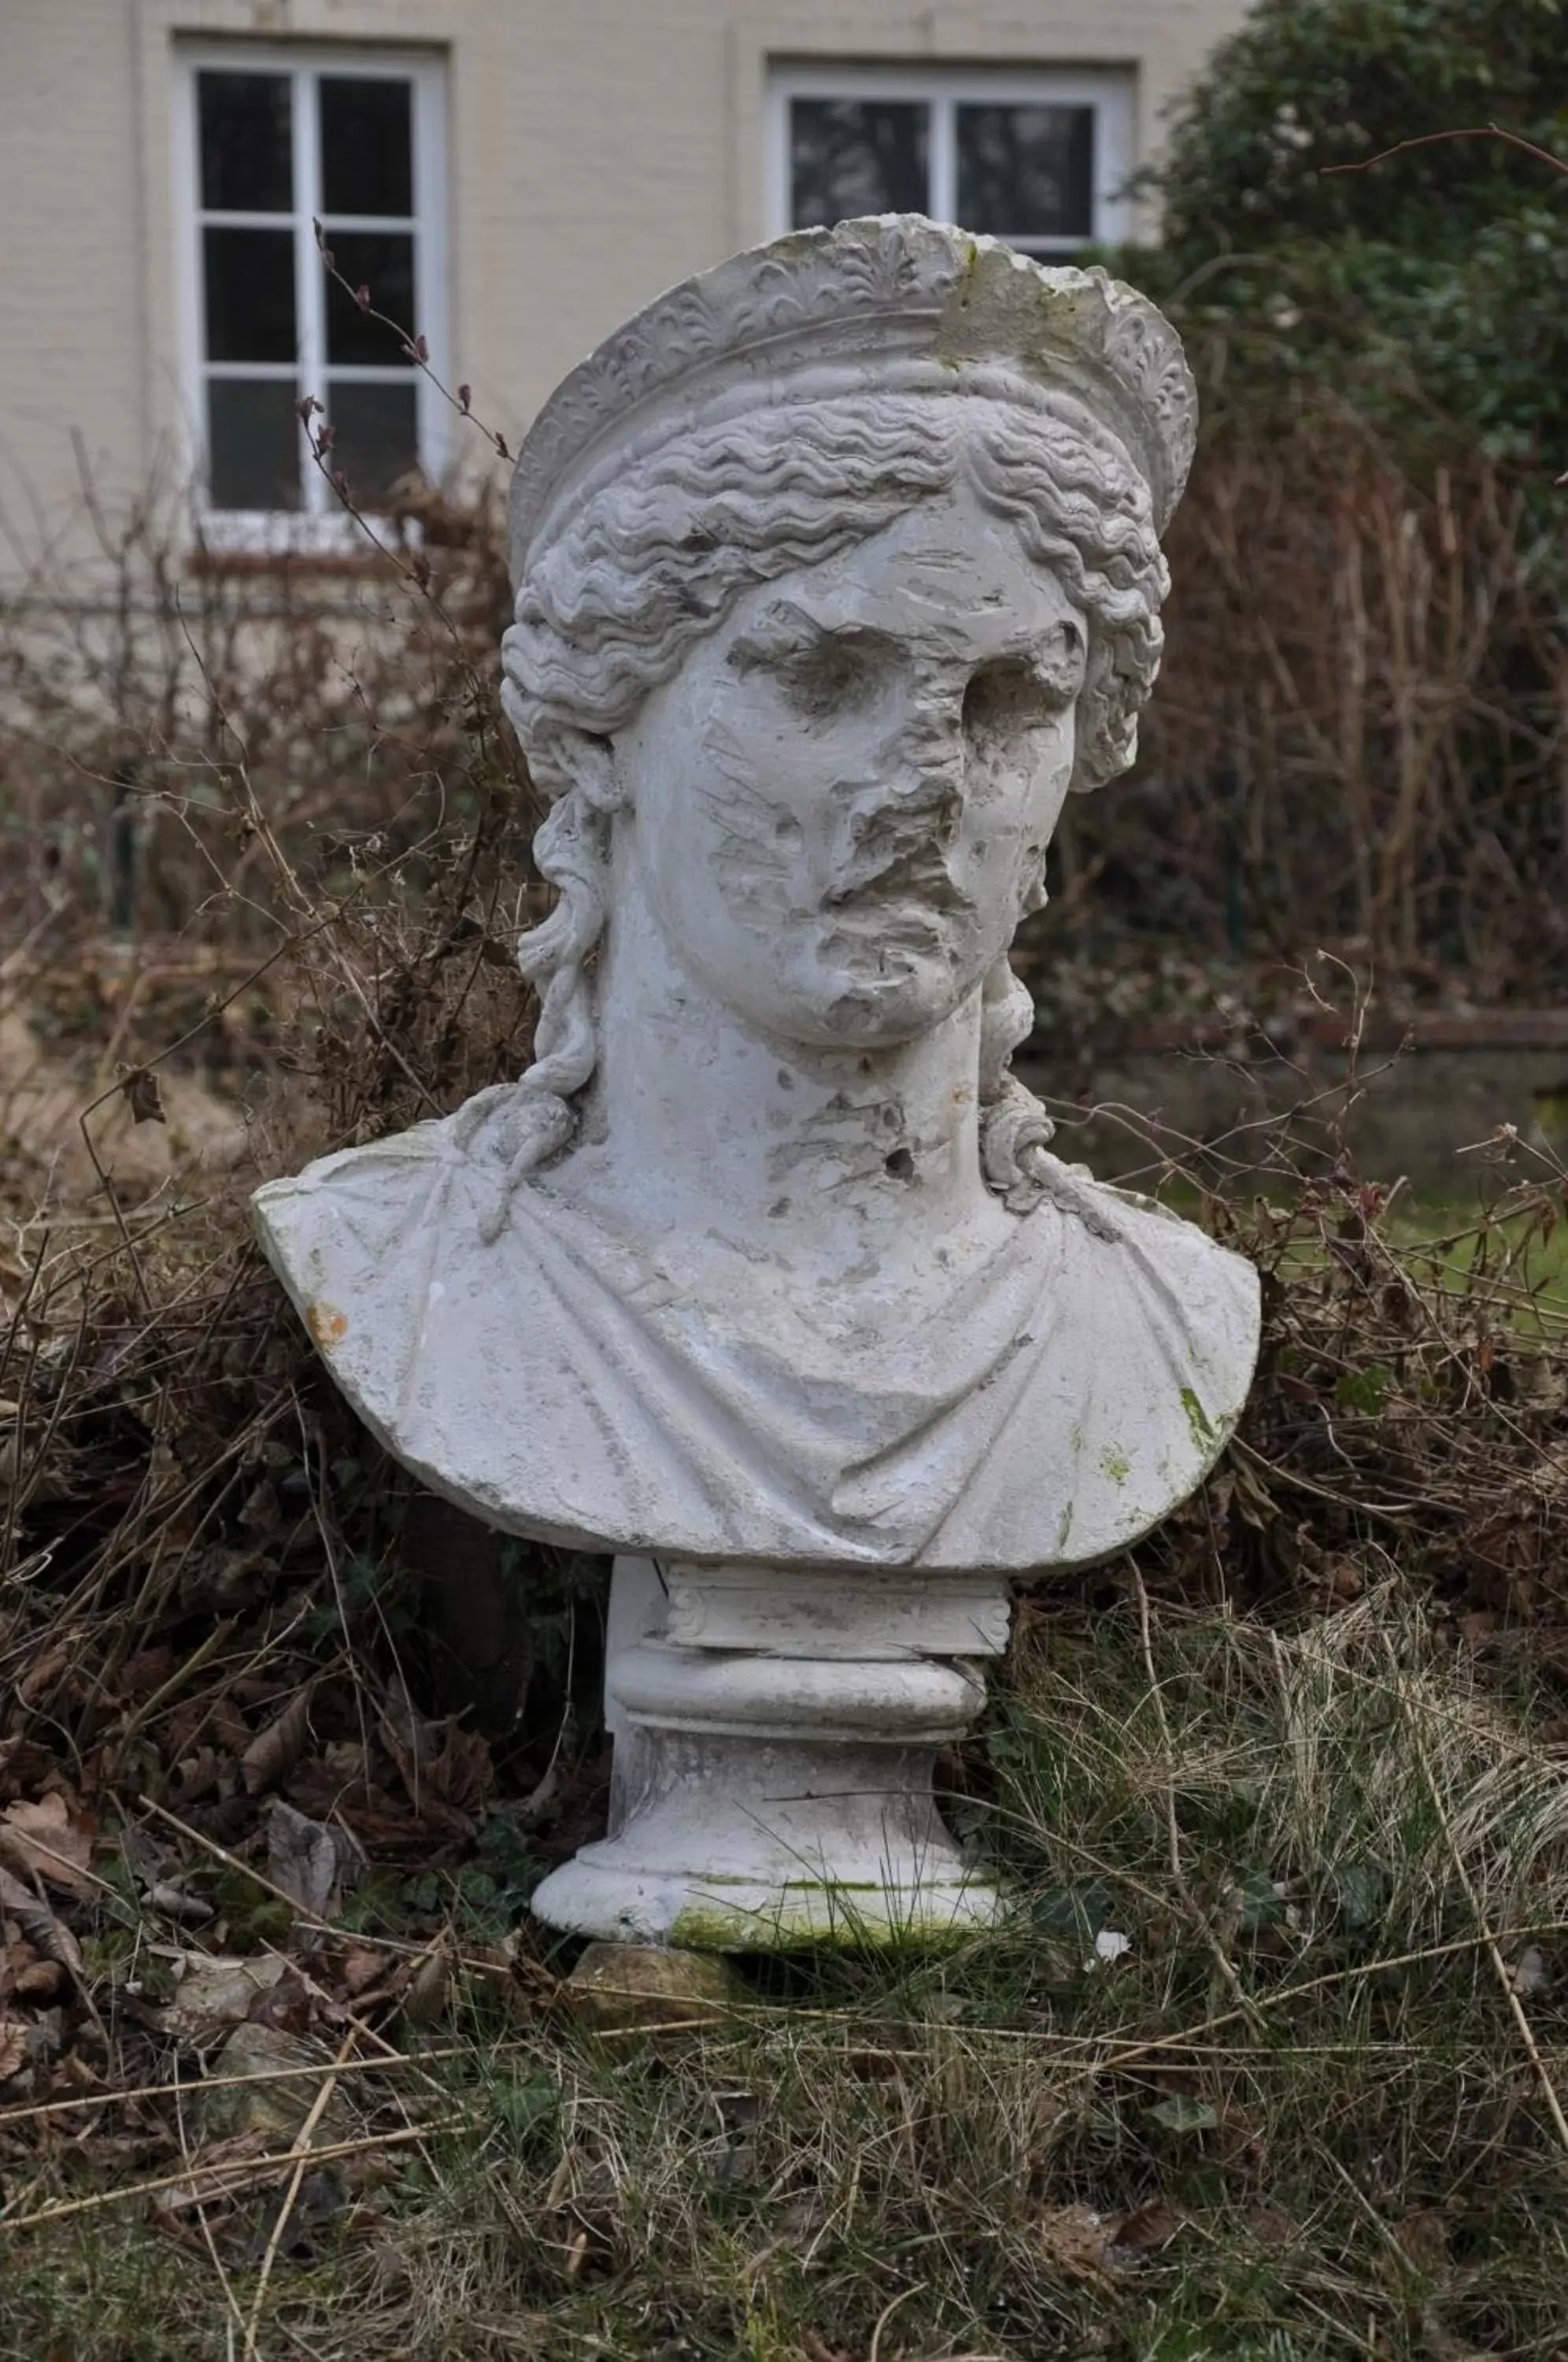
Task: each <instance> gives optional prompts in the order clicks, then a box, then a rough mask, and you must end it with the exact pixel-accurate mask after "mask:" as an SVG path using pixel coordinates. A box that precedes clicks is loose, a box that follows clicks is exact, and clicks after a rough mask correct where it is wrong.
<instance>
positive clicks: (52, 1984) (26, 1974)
mask: <svg viewBox="0 0 1568 2362" xmlns="http://www.w3.org/2000/svg"><path fill="white" fill-rule="evenodd" d="M65 1978H66V1970H65V1964H64V1962H63V1961H62V1960H29V1961H28V1965H27V1967H26V1968H24V1969H18V1970H17V1973H16V1976H15V1978H14V1980H13V1981H12V1985H11V1990H12V1992H14V1993H15V1994H16V1996H17V2000H18V2001H54V2000H55V1999H57V1998H58V1996H59V1992H60V1989H61V1985H62V1984H64V1982H65Z"/></svg>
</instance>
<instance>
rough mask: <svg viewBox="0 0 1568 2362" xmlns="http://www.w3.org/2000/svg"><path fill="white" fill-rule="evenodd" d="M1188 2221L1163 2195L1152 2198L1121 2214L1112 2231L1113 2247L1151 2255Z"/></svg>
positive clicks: (1140, 2254)
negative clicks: (1130, 2211)
mask: <svg viewBox="0 0 1568 2362" xmlns="http://www.w3.org/2000/svg"><path fill="white" fill-rule="evenodd" d="M1186 2221H1187V2217H1186V2215H1185V2214H1178V2213H1177V2212H1176V2208H1175V2207H1174V2206H1173V2205H1172V2204H1171V2203H1170V2201H1169V2200H1168V2199H1165V2198H1151V2199H1149V2200H1148V2201H1147V2202H1146V2203H1145V2204H1143V2205H1142V2206H1135V2207H1134V2208H1133V2210H1132V2213H1131V2214H1124V2215H1123V2216H1122V2218H1121V2222H1120V2223H1119V2224H1117V2225H1116V2229H1115V2231H1114V2233H1113V2234H1112V2235H1111V2240H1110V2246H1111V2248H1112V2249H1116V2248H1120V2249H1121V2251H1122V2253H1123V2254H1128V2255H1134V2256H1150V2255H1154V2254H1156V2253H1157V2252H1158V2251H1159V2249H1160V2248H1162V2247H1168V2246H1170V2243H1171V2241H1172V2240H1173V2239H1174V2238H1175V2237H1176V2233H1177V2232H1178V2231H1179V2230H1180V2229H1181V2227H1182V2225H1183V2224H1184V2223H1185V2222H1186Z"/></svg>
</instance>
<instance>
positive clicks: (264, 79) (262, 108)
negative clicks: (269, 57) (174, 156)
mask: <svg viewBox="0 0 1568 2362" xmlns="http://www.w3.org/2000/svg"><path fill="white" fill-rule="evenodd" d="M196 112H197V115H198V116H199V118H200V140H201V150H202V203H203V204H204V205H205V206H207V207H208V208H209V209H210V210H211V211H212V212H214V213H259V214H286V213H287V212H288V211H289V210H290V208H291V206H292V205H293V201H294V195H293V126H292V118H291V114H290V93H289V78H288V76H287V74H264V73H201V74H198V75H197V76H196Z"/></svg>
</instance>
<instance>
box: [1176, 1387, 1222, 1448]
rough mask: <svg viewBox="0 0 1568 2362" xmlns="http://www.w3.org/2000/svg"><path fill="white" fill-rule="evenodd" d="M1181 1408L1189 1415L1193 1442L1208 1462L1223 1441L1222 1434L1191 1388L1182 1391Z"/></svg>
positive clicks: (1188, 1420)
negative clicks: (1216, 1447) (1211, 1454)
mask: <svg viewBox="0 0 1568 2362" xmlns="http://www.w3.org/2000/svg"><path fill="white" fill-rule="evenodd" d="M1181 1407H1182V1408H1183V1410H1184V1411H1186V1413H1187V1425H1188V1427H1189V1428H1190V1429H1192V1440H1193V1442H1194V1443H1195V1444H1196V1446H1197V1447H1198V1451H1199V1452H1200V1454H1201V1455H1202V1457H1203V1458H1204V1459H1205V1460H1207V1459H1208V1458H1209V1455H1210V1453H1211V1452H1212V1451H1213V1450H1214V1448H1215V1446H1216V1445H1217V1444H1218V1443H1219V1442H1220V1440H1221V1437H1220V1432H1219V1430H1218V1429H1216V1427H1215V1425H1214V1422H1213V1420H1212V1419H1211V1418H1209V1413H1208V1412H1207V1411H1206V1410H1205V1409H1204V1407H1203V1405H1202V1404H1201V1403H1200V1402H1199V1401H1198V1396H1196V1395H1195V1394H1194V1393H1193V1391H1192V1388H1191V1387H1190V1386H1183V1388H1182V1390H1181Z"/></svg>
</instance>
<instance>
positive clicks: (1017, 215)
mask: <svg viewBox="0 0 1568 2362" xmlns="http://www.w3.org/2000/svg"><path fill="white" fill-rule="evenodd" d="M958 218H959V220H960V221H961V222H962V223H963V225H964V227H965V228H966V229H973V230H982V231H987V232H988V233H989V234H990V235H991V236H992V237H1019V238H1037V237H1039V238H1048V237H1088V236H1089V234H1090V232H1091V230H1092V229H1093V226H1094V109H1093V107H1092V106H960V107H959V109H958Z"/></svg>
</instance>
